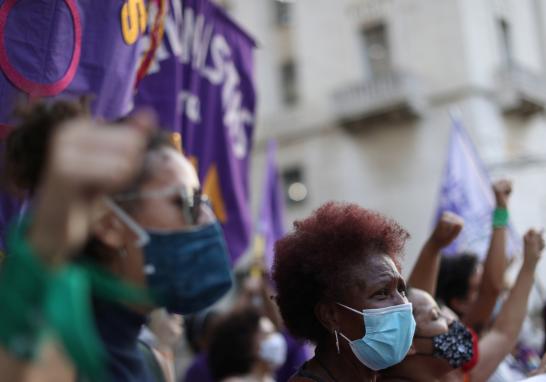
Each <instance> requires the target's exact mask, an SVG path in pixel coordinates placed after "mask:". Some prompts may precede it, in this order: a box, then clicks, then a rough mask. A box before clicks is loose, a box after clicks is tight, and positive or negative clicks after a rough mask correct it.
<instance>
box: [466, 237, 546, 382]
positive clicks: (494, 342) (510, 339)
mask: <svg viewBox="0 0 546 382" xmlns="http://www.w3.org/2000/svg"><path fill="white" fill-rule="evenodd" d="M543 249H544V239H543V238H542V235H541V234H539V233H538V232H536V231H534V230H530V231H529V232H527V234H526V235H525V259H524V261H523V265H522V267H521V269H520V271H519V274H518V278H517V279H516V283H515V284H514V287H513V288H512V290H511V291H510V294H509V296H508V299H507V300H506V301H505V303H504V305H503V307H502V309H501V311H500V313H499V316H498V317H497V319H496V320H495V322H494V324H493V328H492V329H491V331H490V332H488V333H487V334H485V335H484V336H483V337H482V339H480V342H479V351H480V357H479V360H478V364H477V365H476V367H475V368H474V369H473V370H472V372H471V380H472V382H485V381H486V380H487V379H488V378H489V377H490V376H491V374H493V372H494V371H495V369H496V368H497V367H498V365H499V364H500V363H501V362H502V360H503V359H504V358H505V357H506V356H507V355H508V354H509V353H510V352H511V351H512V349H513V348H514V346H515V345H516V343H517V339H518V335H519V332H520V330H521V325H522V324H523V320H524V319H525V315H526V313H527V303H528V300H529V293H530V291H531V287H532V286H533V282H534V275H535V269H536V266H537V263H538V260H539V259H540V254H541V252H542V250H543Z"/></svg>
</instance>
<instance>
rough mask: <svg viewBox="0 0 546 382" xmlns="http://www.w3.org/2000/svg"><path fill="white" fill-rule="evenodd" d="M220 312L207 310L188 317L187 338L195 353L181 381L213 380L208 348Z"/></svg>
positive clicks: (186, 323) (186, 325)
mask: <svg viewBox="0 0 546 382" xmlns="http://www.w3.org/2000/svg"><path fill="white" fill-rule="evenodd" d="M220 317H221V316H220V313H218V312H216V311H214V310H206V311H204V312H199V313H196V314H193V315H190V316H188V317H186V320H185V328H186V330H185V333H186V340H187V341H188V344H189V345H190V348H191V350H192V351H193V354H194V359H193V361H192V362H191V364H190V366H189V367H188V369H187V371H186V374H185V376H184V378H183V379H182V380H181V382H213V381H214V379H213V377H212V373H211V372H210V368H209V364H208V348H209V343H210V339H211V336H212V332H213V330H214V327H215V326H216V324H217V323H218V320H219V319H220Z"/></svg>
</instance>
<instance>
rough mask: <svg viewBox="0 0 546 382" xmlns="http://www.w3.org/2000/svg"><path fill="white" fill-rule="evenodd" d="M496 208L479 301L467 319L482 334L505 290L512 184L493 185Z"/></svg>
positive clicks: (475, 303) (473, 306)
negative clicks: (509, 204) (507, 234)
mask: <svg viewBox="0 0 546 382" xmlns="http://www.w3.org/2000/svg"><path fill="white" fill-rule="evenodd" d="M493 191H494V193H495V199H496V209H495V213H494V217H493V233H492V235H491V241H490V243H489V251H488V252H487V257H486V259H485V262H484V267H483V277H482V281H481V284H480V289H479V292H478V298H477V299H476V301H475V302H474V304H473V305H472V307H471V308H470V310H469V313H468V314H467V315H466V316H465V317H464V318H463V321H464V322H465V324H467V325H468V326H470V327H472V328H474V330H476V332H478V333H479V332H480V331H481V330H482V329H483V328H484V327H485V326H486V325H487V324H488V323H489V320H490V317H491V313H492V312H493V309H494V308H495V304H496V302H497V298H498V297H499V294H500V293H501V292H502V289H503V287H504V273H505V271H506V268H507V265H508V263H507V259H506V231H507V229H508V209H507V208H508V200H509V198H510V194H511V193H512V183H511V182H509V181H507V180H501V181H498V182H496V183H494V184H493Z"/></svg>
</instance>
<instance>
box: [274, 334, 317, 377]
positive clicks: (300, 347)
mask: <svg viewBox="0 0 546 382" xmlns="http://www.w3.org/2000/svg"><path fill="white" fill-rule="evenodd" d="M283 336H284V339H285V340H286V345H287V352H286V361H285V362H284V364H283V365H282V366H281V368H280V369H279V370H277V377H276V381H277V382H286V381H288V380H289V379H290V377H291V376H293V375H294V374H295V373H296V372H297V371H298V369H299V368H300V367H301V366H302V365H303V364H304V363H305V362H307V361H308V360H309V359H311V356H310V354H309V352H308V351H307V347H306V346H305V344H304V343H303V342H300V341H297V340H295V339H294V338H293V337H292V336H291V335H290V334H288V333H283Z"/></svg>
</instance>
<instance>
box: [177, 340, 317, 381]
mask: <svg viewBox="0 0 546 382" xmlns="http://www.w3.org/2000/svg"><path fill="white" fill-rule="evenodd" d="M283 336H284V339H285V340H286V345H287V352H286V361H285V363H284V364H283V365H282V366H281V368H280V369H279V370H277V373H276V379H275V380H276V381H277V382H286V381H288V380H289V379H290V377H291V376H292V375H294V373H296V371H298V369H299V368H300V367H301V365H303V364H304V363H305V362H306V361H308V360H309V359H310V358H311V357H310V355H309V353H308V351H307V348H306V347H305V345H304V344H303V343H302V342H299V341H297V340H295V339H294V338H293V337H292V336H290V335H289V334H288V333H283ZM180 382H214V379H213V378H212V374H211V372H210V369H209V366H208V361H207V356H206V355H205V354H204V353H200V354H198V355H196V356H195V358H194V359H193V362H192V363H191V364H190V366H189V368H188V370H187V371H186V374H185V376H184V378H183V379H181V380H180Z"/></svg>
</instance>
